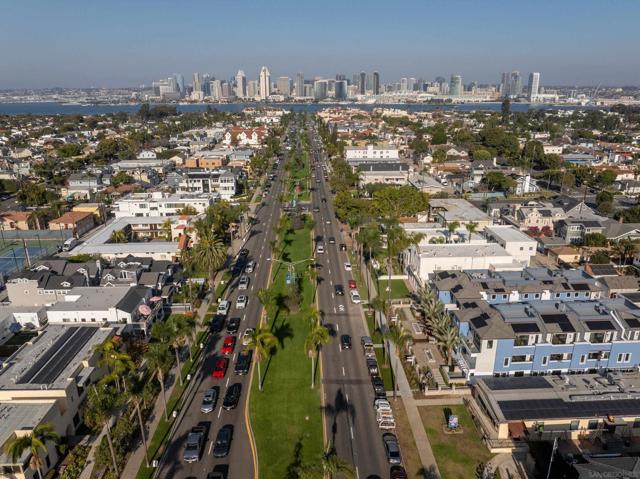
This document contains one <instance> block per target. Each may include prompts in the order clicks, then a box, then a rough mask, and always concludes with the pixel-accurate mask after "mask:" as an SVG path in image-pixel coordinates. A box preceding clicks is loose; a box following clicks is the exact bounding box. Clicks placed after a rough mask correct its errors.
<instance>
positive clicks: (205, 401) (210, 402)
mask: <svg viewBox="0 0 640 479" xmlns="http://www.w3.org/2000/svg"><path fill="white" fill-rule="evenodd" d="M219 390H220V388H218V386H216V387H213V388H211V389H207V390H206V391H205V392H204V396H203V397H202V404H201V405H200V412H202V413H204V414H208V413H210V412H213V410H214V409H215V408H216V403H217V402H218V391H219Z"/></svg>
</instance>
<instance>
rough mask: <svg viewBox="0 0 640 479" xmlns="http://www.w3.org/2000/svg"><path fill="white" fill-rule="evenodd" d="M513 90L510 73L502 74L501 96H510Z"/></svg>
mask: <svg viewBox="0 0 640 479" xmlns="http://www.w3.org/2000/svg"><path fill="white" fill-rule="evenodd" d="M510 89H511V75H510V74H509V72H502V78H501V79H500V94H501V95H502V96H503V97H506V96H509V95H510V94H511V93H510V91H509V90H510Z"/></svg>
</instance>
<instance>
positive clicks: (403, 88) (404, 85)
mask: <svg viewBox="0 0 640 479" xmlns="http://www.w3.org/2000/svg"><path fill="white" fill-rule="evenodd" d="M407 85H408V81H407V79H406V78H400V91H401V92H403V93H404V92H406V91H407Z"/></svg>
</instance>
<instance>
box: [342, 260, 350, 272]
mask: <svg viewBox="0 0 640 479" xmlns="http://www.w3.org/2000/svg"><path fill="white" fill-rule="evenodd" d="M344 270H345V271H351V263H349V262H348V261H347V262H346V263H345V264H344Z"/></svg>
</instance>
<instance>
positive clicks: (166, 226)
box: [162, 219, 171, 241]
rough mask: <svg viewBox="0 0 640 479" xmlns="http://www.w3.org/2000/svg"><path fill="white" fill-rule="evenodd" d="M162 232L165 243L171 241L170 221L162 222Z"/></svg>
mask: <svg viewBox="0 0 640 479" xmlns="http://www.w3.org/2000/svg"><path fill="white" fill-rule="evenodd" d="M162 232H163V233H164V239H165V241H171V220H169V219H166V220H164V223H162Z"/></svg>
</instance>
